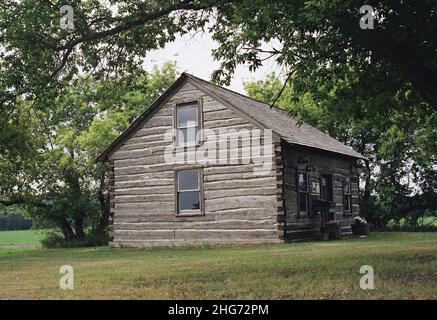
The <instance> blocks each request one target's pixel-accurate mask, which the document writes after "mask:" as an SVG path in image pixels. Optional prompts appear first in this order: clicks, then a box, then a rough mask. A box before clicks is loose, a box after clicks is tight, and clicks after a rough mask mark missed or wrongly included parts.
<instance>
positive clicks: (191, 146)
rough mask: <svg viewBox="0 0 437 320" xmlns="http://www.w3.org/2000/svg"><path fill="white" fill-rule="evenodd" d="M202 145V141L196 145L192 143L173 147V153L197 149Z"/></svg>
mask: <svg viewBox="0 0 437 320" xmlns="http://www.w3.org/2000/svg"><path fill="white" fill-rule="evenodd" d="M202 144H203V141H199V142H197V143H193V144H187V145H183V146H182V145H174V146H173V151H180V150H184V151H185V150H188V149H190V148H198V147H200V146H201V145H202Z"/></svg>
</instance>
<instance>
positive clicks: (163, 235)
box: [114, 230, 175, 241]
mask: <svg viewBox="0 0 437 320" xmlns="http://www.w3.org/2000/svg"><path fill="white" fill-rule="evenodd" d="M130 239H132V240H148V239H154V240H156V239H175V232H174V231H173V230H147V231H143V230H141V231H140V230H114V240H115V241H118V240H130Z"/></svg>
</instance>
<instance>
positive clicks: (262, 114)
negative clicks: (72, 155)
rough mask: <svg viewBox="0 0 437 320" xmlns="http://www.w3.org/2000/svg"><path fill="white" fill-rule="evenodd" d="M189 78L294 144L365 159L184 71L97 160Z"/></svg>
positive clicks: (274, 111) (325, 136)
mask: <svg viewBox="0 0 437 320" xmlns="http://www.w3.org/2000/svg"><path fill="white" fill-rule="evenodd" d="M186 81H188V82H190V83H191V84H193V85H194V86H196V87H197V88H199V89H200V90H202V91H204V92H205V93H206V94H209V95H211V96H212V97H216V98H218V99H220V100H223V101H224V102H226V103H227V104H229V105H231V106H232V107H234V108H236V109H237V110H239V111H241V112H242V113H244V114H246V115H247V116H248V117H250V118H252V119H253V120H255V121H256V122H258V123H260V124H261V125H262V126H264V127H265V128H268V129H271V130H272V131H273V132H275V133H276V134H278V135H279V136H280V137H281V138H282V139H283V140H285V141H286V142H288V143H290V144H296V145H301V146H306V147H310V148H316V149H320V150H324V151H329V152H334V153H338V154H342V155H345V156H349V157H353V158H358V159H365V157H364V156H363V155H361V154H360V153H358V152H356V151H354V150H353V149H352V148H350V147H347V146H346V145H344V144H343V143H341V142H340V141H338V140H336V139H334V138H332V137H331V136H329V135H328V134H326V133H324V132H322V131H320V130H318V129H316V128H314V127H312V126H310V125H309V124H306V123H302V124H301V125H299V124H298V123H297V121H296V119H294V118H293V117H292V116H290V115H289V114H288V113H287V112H286V111H284V110H281V109H279V108H276V107H272V106H271V105H269V104H267V103H264V102H261V101H258V100H255V99H252V98H249V97H247V96H245V95H242V94H240V93H237V92H234V91H232V90H229V89H226V88H223V87H220V86H217V85H214V84H212V83H210V82H208V81H205V80H203V79H200V78H197V77H195V76H193V75H190V74H188V73H182V75H181V76H180V77H179V78H178V79H177V80H176V81H175V82H174V83H173V84H172V85H171V86H170V87H169V88H168V89H167V90H166V91H165V92H164V93H163V94H162V95H161V96H160V97H159V98H158V99H157V100H156V101H155V102H154V103H153V104H152V105H151V106H150V108H148V109H147V110H146V111H145V112H144V113H143V114H141V115H140V116H139V117H138V118H137V119H136V120H135V121H134V122H133V123H132V124H131V125H130V126H129V128H128V129H126V130H125V131H124V132H123V133H122V134H121V135H120V136H119V137H118V138H117V139H115V140H114V142H113V143H112V144H111V145H110V146H109V147H108V148H107V149H106V150H105V151H104V152H103V153H102V154H101V155H100V156H99V157H98V158H97V160H98V161H105V160H106V159H107V158H108V156H109V155H110V154H112V153H113V152H114V151H115V150H116V149H118V147H119V146H120V145H121V144H122V143H123V142H124V141H125V140H126V139H128V138H129V137H130V136H131V135H132V134H133V133H134V132H135V131H136V129H137V128H138V127H139V126H140V125H141V124H143V123H144V121H146V120H147V119H148V117H149V116H151V115H152V114H153V113H154V111H155V110H156V109H157V108H159V107H160V106H161V105H162V104H164V103H165V102H166V101H167V100H168V99H169V98H170V97H171V96H172V95H173V94H174V93H175V92H176V90H177V89H178V88H179V87H180V86H181V85H182V84H184V83H185V82H186Z"/></svg>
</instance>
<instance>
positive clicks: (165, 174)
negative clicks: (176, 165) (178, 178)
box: [114, 170, 174, 181]
mask: <svg viewBox="0 0 437 320" xmlns="http://www.w3.org/2000/svg"><path fill="white" fill-rule="evenodd" d="M173 177H174V171H173V170H172V171H169V170H166V171H161V172H147V173H139V174H117V175H115V177H114V181H138V180H148V179H160V178H161V179H171V178H173Z"/></svg>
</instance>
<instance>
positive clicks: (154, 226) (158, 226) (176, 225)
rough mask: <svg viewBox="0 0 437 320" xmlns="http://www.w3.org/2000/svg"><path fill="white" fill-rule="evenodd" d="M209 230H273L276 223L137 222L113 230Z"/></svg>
mask: <svg viewBox="0 0 437 320" xmlns="http://www.w3.org/2000/svg"><path fill="white" fill-rule="evenodd" d="M181 229H194V230H209V229H223V230H226V229H228V230H233V229H241V230H246V229H265V230H275V229H276V221H274V220H272V219H270V220H222V221H194V222H191V221H190V222H182V221H175V222H161V221H153V222H137V223H125V222H124V223H122V222H120V223H115V224H114V230H144V231H147V230H181Z"/></svg>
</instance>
